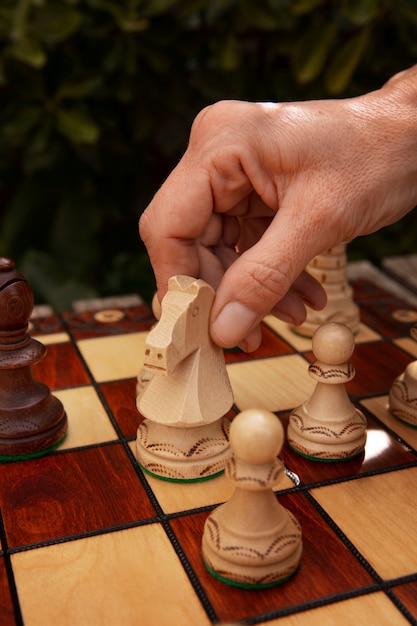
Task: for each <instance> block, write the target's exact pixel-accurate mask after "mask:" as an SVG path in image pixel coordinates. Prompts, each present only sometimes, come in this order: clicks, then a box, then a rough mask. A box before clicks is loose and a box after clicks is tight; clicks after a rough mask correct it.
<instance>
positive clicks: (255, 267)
mask: <svg viewBox="0 0 417 626" xmlns="http://www.w3.org/2000/svg"><path fill="white" fill-rule="evenodd" d="M277 217H278V215H277V216H276V217H275V219H274V220H273V222H272V224H271V226H270V227H269V228H268V230H267V231H265V233H264V235H263V236H262V238H261V239H260V240H259V241H258V242H257V243H256V244H255V245H254V246H252V247H251V248H250V249H248V250H247V251H245V252H244V253H243V254H242V255H241V256H240V257H239V258H238V259H237V260H236V261H235V262H234V263H233V264H232V265H231V266H230V267H229V268H228V270H227V271H226V272H225V274H224V276H223V278H222V280H221V282H220V284H219V286H218V288H217V292H216V298H215V301H214V304H213V308H212V312H211V336H212V339H213V341H214V342H215V343H217V344H219V345H221V346H223V347H232V346H235V345H240V347H241V348H242V349H244V350H245V351H247V352H250V351H252V350H255V349H256V348H257V347H258V346H259V343H260V331H259V328H258V327H259V324H260V322H261V321H262V319H263V318H264V317H265V315H267V314H268V313H270V312H271V311H273V312H274V314H276V315H277V317H280V318H281V319H283V320H284V321H286V322H288V323H292V324H301V323H302V322H303V321H304V319H305V315H306V311H305V303H307V304H308V305H309V306H311V307H312V308H317V309H320V308H322V307H323V306H324V305H325V301H326V296H325V294H324V291H323V289H322V288H321V286H320V285H319V284H318V283H317V282H316V281H315V280H314V279H313V278H311V277H308V276H307V275H306V274H305V273H304V274H303V270H304V268H305V267H306V265H307V264H308V262H309V261H310V260H311V259H312V258H313V257H314V256H315V255H316V254H318V253H319V252H322V251H323V250H324V249H326V247H327V246H324V247H323V248H322V249H320V248H319V249H317V240H315V238H314V235H313V234H312V233H311V231H310V234H306V227H305V224H303V225H302V226H301V227H300V228H299V229H294V225H293V224H292V230H291V229H287V230H286V229H285V228H283V224H282V223H280V224H279V229H278V228H277V227H278V222H279V220H277ZM297 231H298V232H297ZM301 231H303V232H301Z"/></svg>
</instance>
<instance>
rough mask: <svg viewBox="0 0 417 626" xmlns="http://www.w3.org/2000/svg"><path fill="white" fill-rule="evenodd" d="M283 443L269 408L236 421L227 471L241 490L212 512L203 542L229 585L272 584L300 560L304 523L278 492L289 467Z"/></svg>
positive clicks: (209, 563)
mask: <svg viewBox="0 0 417 626" xmlns="http://www.w3.org/2000/svg"><path fill="white" fill-rule="evenodd" d="M283 442H284V429H283V427H282V425H281V422H280V421H279V419H278V418H277V417H276V416H275V415H274V414H273V413H270V412H269V411H265V410H251V409H250V410H247V411H243V412H242V413H240V414H239V415H238V416H237V417H236V418H235V419H234V420H233V421H232V424H231V428H230V445H231V447H232V450H233V453H234V455H233V457H232V458H231V460H230V461H229V462H228V464H227V465H226V474H227V476H228V477H229V478H230V479H231V480H232V481H233V483H234V484H235V485H236V489H235V491H234V493H233V495H232V497H231V498H230V500H229V501H228V502H226V503H225V504H222V505H221V506H219V507H217V508H216V509H215V510H214V511H213V512H212V513H211V514H210V515H209V516H208V518H207V520H206V523H205V526H204V533H203V541H202V551H203V559H204V562H205V564H206V567H207V568H208V570H209V571H210V572H211V573H212V574H213V575H214V576H215V577H216V578H218V579H220V580H222V581H223V582H225V583H227V584H231V585H234V586H237V587H245V588H262V587H269V586H272V585H276V584H278V583H281V582H283V581H284V580H286V579H287V578H288V577H289V576H291V575H292V574H293V573H294V572H295V571H296V569H297V567H298V565H299V562H300V558H301V551H302V539H301V529H300V526H299V524H298V522H297V520H296V519H295V518H294V516H293V515H292V514H291V513H290V512H289V511H287V509H285V508H284V507H283V506H282V505H281V504H280V503H279V502H278V500H277V497H276V496H275V494H274V492H273V486H274V485H275V484H276V482H277V479H279V477H280V476H282V475H283V472H284V469H283V465H282V462H281V461H280V460H279V459H278V458H277V455H278V454H279V452H280V450H281V448H282V445H283Z"/></svg>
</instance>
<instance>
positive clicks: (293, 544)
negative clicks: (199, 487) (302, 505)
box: [202, 505, 302, 589]
mask: <svg viewBox="0 0 417 626" xmlns="http://www.w3.org/2000/svg"><path fill="white" fill-rule="evenodd" d="M223 506H224V505H223ZM221 512H222V506H220V507H218V508H217V509H215V510H214V511H213V513H211V514H210V515H209V517H208V518H207V520H206V524H205V527H204V533H203V540H202V554H203V560H204V564H205V566H206V568H207V569H208V571H209V572H210V573H211V574H212V575H213V576H214V577H215V578H217V579H218V580H221V581H222V582H224V583H226V584H228V585H232V586H234V587H241V588H244V589H263V588H267V587H273V586H275V585H279V584H282V583H283V582H285V581H286V580H288V579H289V578H291V576H293V575H294V574H295V572H296V571H297V569H298V567H299V563H300V560H301V554H302V539H301V529H300V526H299V524H298V522H297V520H296V519H295V517H294V516H293V515H292V514H291V513H290V512H289V511H287V510H285V512H286V514H287V517H288V521H287V524H286V526H285V528H282V529H280V532H279V534H278V535H277V536H274V537H272V536H271V537H270V538H269V540H268V541H267V543H265V537H263V536H260V537H259V538H257V537H256V535H253V536H249V537H248V538H245V537H244V536H243V534H240V533H239V534H236V535H235V536H231V535H228V534H227V533H225V534H224V536H222V530H221V528H222V523H221ZM229 532H230V529H229Z"/></svg>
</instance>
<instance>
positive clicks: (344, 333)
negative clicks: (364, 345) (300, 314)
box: [312, 322, 355, 365]
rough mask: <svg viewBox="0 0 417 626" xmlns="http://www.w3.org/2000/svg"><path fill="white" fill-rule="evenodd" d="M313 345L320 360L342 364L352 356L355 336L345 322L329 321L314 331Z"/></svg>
mask: <svg viewBox="0 0 417 626" xmlns="http://www.w3.org/2000/svg"><path fill="white" fill-rule="evenodd" d="M312 347H313V352H314V356H315V357H316V359H317V360H318V361H321V362H322V363H326V364H327V365H341V364H342V363H346V362H347V361H348V360H349V359H350V357H351V356H352V354H353V350H354V349H355V337H354V335H353V333H352V331H351V330H350V328H348V326H346V325H345V324H340V323H338V322H327V323H326V324H322V325H321V326H319V328H318V329H317V330H316V332H315V333H314V335H313V340H312Z"/></svg>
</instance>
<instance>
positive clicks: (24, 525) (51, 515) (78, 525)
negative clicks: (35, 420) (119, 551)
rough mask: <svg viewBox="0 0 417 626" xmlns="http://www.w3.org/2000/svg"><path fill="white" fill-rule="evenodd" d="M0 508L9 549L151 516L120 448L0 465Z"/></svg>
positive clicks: (83, 451)
mask: <svg viewBox="0 0 417 626" xmlns="http://www.w3.org/2000/svg"><path fill="white" fill-rule="evenodd" d="M0 508H1V509H2V510H3V518H4V526H5V532H6V537H7V542H8V545H9V547H10V548H15V547H18V546H24V545H31V544H37V543H40V542H43V541H53V540H54V539H59V538H63V537H73V536H77V535H80V534H81V535H82V534H84V533H93V532H94V531H99V530H103V529H106V528H112V527H117V526H119V525H123V524H129V523H132V522H135V521H137V520H142V519H147V518H152V517H154V516H155V510H154V508H153V506H152V505H151V503H150V501H149V498H148V497H147V496H146V493H145V491H144V488H143V486H142V484H141V482H140V480H139V478H138V475H137V474H136V472H135V469H134V467H133V465H132V463H131V461H130V459H129V457H128V455H127V452H126V450H125V449H124V448H123V445H122V444H111V445H103V446H100V447H96V448H85V449H81V450H72V451H71V452H61V453H55V454H52V455H49V456H44V457H41V458H38V459H32V460H30V461H24V462H15V463H4V464H2V465H0Z"/></svg>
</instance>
